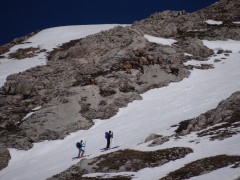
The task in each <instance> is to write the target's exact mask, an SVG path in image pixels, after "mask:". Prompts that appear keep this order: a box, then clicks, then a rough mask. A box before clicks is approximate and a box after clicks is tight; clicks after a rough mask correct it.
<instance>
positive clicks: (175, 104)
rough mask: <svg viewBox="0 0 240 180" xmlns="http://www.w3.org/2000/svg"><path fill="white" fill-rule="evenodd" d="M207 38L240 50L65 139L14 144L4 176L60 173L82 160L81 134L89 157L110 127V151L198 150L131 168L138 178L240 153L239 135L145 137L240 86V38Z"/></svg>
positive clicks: (20, 178)
mask: <svg viewBox="0 0 240 180" xmlns="http://www.w3.org/2000/svg"><path fill="white" fill-rule="evenodd" d="M225 43H227V45H226V44H225ZM204 44H205V45H206V46H208V47H211V48H213V45H214V47H215V46H217V47H218V48H222V49H230V50H231V49H233V48H236V46H237V48H238V51H237V50H234V51H233V53H231V54H230V56H225V55H224V54H220V55H217V56H216V57H212V58H210V59H209V61H207V62H208V63H211V64H214V67H215V68H214V69H209V70H197V69H194V70H193V71H192V73H191V75H190V77H189V78H186V79H184V80H183V81H181V82H177V83H171V84H170V85H169V86H167V87H163V88H159V89H153V90H150V91H148V92H146V93H144V94H143V95H142V97H143V100H141V101H134V102H132V103H130V104H129V105H128V107H126V108H122V109H120V111H119V112H118V113H117V115H116V116H114V117H112V118H110V119H108V120H95V124H94V126H92V127H91V128H90V129H89V130H85V131H83V130H81V131H78V132H75V133H72V134H70V135H69V136H67V137H66V138H65V139H63V140H56V141H44V142H41V143H36V144H34V147H33V148H32V149H30V150H28V151H19V150H16V149H9V150H10V153H11V157H12V158H11V160H10V163H9V165H8V167H6V168H5V169H3V170H2V171H0V179H1V180H5V179H8V180H28V179H29V180H30V179H31V180H34V179H37V180H41V179H46V178H47V177H50V176H52V175H54V174H57V173H60V172H61V171H63V170H65V169H66V168H68V167H70V166H71V165H73V164H75V163H77V162H78V161H79V160H74V161H73V160H72V157H74V156H76V155H77V153H78V152H77V149H76V147H75V143H76V142H77V141H79V140H81V139H82V140H84V141H87V147H86V154H90V156H89V158H92V157H96V156H99V155H100V154H102V153H101V152H100V150H99V149H100V148H102V147H105V144H106V142H105V138H104V133H105V131H108V130H112V131H113V132H114V139H113V145H112V146H115V145H119V146H120V148H118V149H114V150H110V151H109V152H111V151H116V150H119V149H125V148H133V149H139V150H143V151H147V150H156V149H163V148H167V147H176V146H185V147H191V148H193V150H194V152H193V153H192V154H189V155H187V156H186V158H184V159H179V160H176V161H174V162H169V163H167V164H165V165H163V166H161V167H156V168H145V169H143V170H140V171H139V172H137V173H132V174H133V175H134V176H135V177H136V179H151V180H154V179H159V178H160V177H164V176H165V175H166V174H167V173H169V172H171V171H173V170H175V169H178V168H180V167H182V166H183V165H184V164H186V163H189V162H191V161H193V160H196V159H198V158H202V157H207V156H212V155H218V154H223V153H224V154H234V155H240V152H239V149H240V142H239V138H240V135H236V136H233V137H231V138H228V139H225V140H223V141H209V140H208V138H206V137H204V138H197V137H196V135H195V134H194V133H192V134H190V135H188V136H187V137H186V138H184V139H180V140H176V141H174V140H171V141H169V142H167V143H164V144H163V145H161V146H156V147H152V148H149V147H147V143H142V142H143V141H144V140H145V138H146V137H147V136H148V135H149V134H150V133H157V134H161V135H171V134H173V132H174V130H175V128H170V126H171V125H175V124H177V123H178V122H180V121H182V120H186V119H189V118H193V117H196V116H198V115H200V114H201V113H204V112H206V111H207V110H209V109H212V108H215V107H216V106H217V104H218V103H219V102H220V101H221V100H223V99H225V98H228V97H229V96H230V95H231V94H232V93H233V92H236V91H238V90H240V81H239V79H240V71H239V69H240V53H239V51H240V42H237V43H235V44H233V43H232V41H226V42H222V43H221V42H208V41H204ZM221 58H226V59H222V61H221V62H214V59H221ZM189 63H194V61H192V62H189ZM191 140H195V141H196V140H197V141H199V143H197V144H196V143H190V142H189V141H191ZM139 143H142V144H141V145H139ZM223 170H224V172H225V175H226V177H228V178H230V179H231V178H232V177H235V176H238V175H239V168H236V169H235V171H234V170H231V171H229V172H228V171H226V169H225V168H223ZM219 171H221V170H219ZM130 173H131V172H130ZM120 174H125V173H120ZM127 174H129V173H127ZM211 174H212V173H211ZM92 175H93V176H95V174H92Z"/></svg>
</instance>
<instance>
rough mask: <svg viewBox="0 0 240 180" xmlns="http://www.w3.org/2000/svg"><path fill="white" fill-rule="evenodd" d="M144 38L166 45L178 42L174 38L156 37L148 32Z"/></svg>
mask: <svg viewBox="0 0 240 180" xmlns="http://www.w3.org/2000/svg"><path fill="white" fill-rule="evenodd" d="M144 38H146V39H147V40H148V41H149V42H153V43H156V44H161V45H165V46H172V45H173V43H175V42H177V41H176V40H174V39H167V38H159V37H154V36H150V35H147V34H145V35H144Z"/></svg>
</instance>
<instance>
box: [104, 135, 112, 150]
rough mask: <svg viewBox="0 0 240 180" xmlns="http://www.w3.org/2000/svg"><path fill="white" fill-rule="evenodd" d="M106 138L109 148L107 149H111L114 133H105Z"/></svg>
mask: <svg viewBox="0 0 240 180" xmlns="http://www.w3.org/2000/svg"><path fill="white" fill-rule="evenodd" d="M105 138H106V139H107V146H106V149H109V148H110V144H111V139H112V138H113V132H112V131H109V132H106V133H105Z"/></svg>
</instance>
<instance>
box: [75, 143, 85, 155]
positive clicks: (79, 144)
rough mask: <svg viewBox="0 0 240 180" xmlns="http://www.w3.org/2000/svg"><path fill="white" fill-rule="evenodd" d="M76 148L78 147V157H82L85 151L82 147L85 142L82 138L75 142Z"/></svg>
mask: <svg viewBox="0 0 240 180" xmlns="http://www.w3.org/2000/svg"><path fill="white" fill-rule="evenodd" d="M76 146H77V148H78V149H79V153H78V158H81V157H83V154H84V152H85V150H84V149H83V147H85V146H86V142H85V144H84V143H83V140H81V141H80V142H77V144H76Z"/></svg>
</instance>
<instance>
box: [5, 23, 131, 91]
mask: <svg viewBox="0 0 240 180" xmlns="http://www.w3.org/2000/svg"><path fill="white" fill-rule="evenodd" d="M115 26H119V25H118V24H105V25H78V26H63V27H55V28H49V29H45V30H42V31H40V32H39V33H37V34H35V35H34V36H32V37H31V38H29V39H27V40H26V41H25V42H23V44H19V45H16V46H14V47H12V48H11V49H10V51H9V52H7V53H5V54H4V56H5V57H7V56H8V54H9V53H12V52H15V51H16V50H18V49H19V48H23V49H25V48H29V47H35V48H36V47H39V48H40V49H46V50H47V51H46V52H42V53H39V54H38V55H37V56H35V57H33V58H26V59H22V60H16V59H8V58H3V59H0V87H1V86H3V84H4V83H5V81H6V78H7V76H9V75H11V74H14V73H18V72H22V71H25V70H27V69H30V68H32V67H35V66H38V65H45V64H46V61H47V58H46V56H47V55H46V53H47V52H49V51H51V50H53V48H56V47H58V46H60V45H61V44H63V43H66V42H69V41H71V40H74V39H80V38H84V37H86V36H88V35H91V34H95V33H98V32H100V31H104V30H108V29H111V28H113V27H115ZM121 26H127V25H121Z"/></svg>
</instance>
